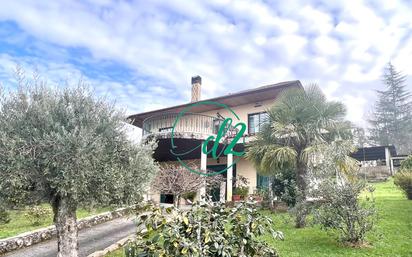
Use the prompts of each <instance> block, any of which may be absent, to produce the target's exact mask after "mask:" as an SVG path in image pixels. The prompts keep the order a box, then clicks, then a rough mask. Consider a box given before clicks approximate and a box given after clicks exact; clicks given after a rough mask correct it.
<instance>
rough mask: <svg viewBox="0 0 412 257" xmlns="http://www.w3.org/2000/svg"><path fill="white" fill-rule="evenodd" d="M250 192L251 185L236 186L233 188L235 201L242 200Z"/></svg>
mask: <svg viewBox="0 0 412 257" xmlns="http://www.w3.org/2000/svg"><path fill="white" fill-rule="evenodd" d="M248 193H249V187H247V186H241V187H236V188H235V189H234V190H233V197H232V198H233V201H235V202H237V201H241V200H244V199H245V198H246V196H247V195H248Z"/></svg>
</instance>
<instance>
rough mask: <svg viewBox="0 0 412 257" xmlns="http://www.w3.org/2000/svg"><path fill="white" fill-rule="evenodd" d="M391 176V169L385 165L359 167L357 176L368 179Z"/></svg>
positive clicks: (382, 178) (376, 179)
mask: <svg viewBox="0 0 412 257" xmlns="http://www.w3.org/2000/svg"><path fill="white" fill-rule="evenodd" d="M389 176H391V171H390V169H389V167H387V166H372V167H361V168H360V170H359V177H361V178H365V179H367V180H368V181H384V180H386V179H387V178H388V177H389Z"/></svg>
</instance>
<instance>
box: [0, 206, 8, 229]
mask: <svg viewBox="0 0 412 257" xmlns="http://www.w3.org/2000/svg"><path fill="white" fill-rule="evenodd" d="M9 222H10V214H9V213H8V212H7V210H6V208H5V207H3V206H0V225H1V224H7V223H9Z"/></svg>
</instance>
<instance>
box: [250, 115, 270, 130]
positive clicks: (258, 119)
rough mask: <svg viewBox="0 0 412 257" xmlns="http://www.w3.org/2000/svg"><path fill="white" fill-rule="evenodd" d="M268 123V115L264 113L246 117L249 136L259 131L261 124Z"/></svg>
mask: <svg viewBox="0 0 412 257" xmlns="http://www.w3.org/2000/svg"><path fill="white" fill-rule="evenodd" d="M268 121H269V115H268V114H267V113H266V112H258V113H252V114H249V115H248V130H249V134H250V135H253V134H256V133H258V132H259V131H260V129H261V127H262V125H263V124H265V123H267V122H268Z"/></svg>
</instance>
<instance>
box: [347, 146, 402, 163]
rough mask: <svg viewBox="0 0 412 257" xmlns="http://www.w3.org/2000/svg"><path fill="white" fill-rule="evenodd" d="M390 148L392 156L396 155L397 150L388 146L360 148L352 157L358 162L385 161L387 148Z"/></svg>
mask: <svg viewBox="0 0 412 257" xmlns="http://www.w3.org/2000/svg"><path fill="white" fill-rule="evenodd" d="M386 147H388V148H389V152H390V153H391V156H395V155H396V148H395V146H393V145H387V146H372V147H364V148H358V150H357V151H356V152H354V153H352V154H351V155H350V156H351V157H352V158H354V159H356V160H358V161H376V160H385V159H386V157H385V148H386Z"/></svg>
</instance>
